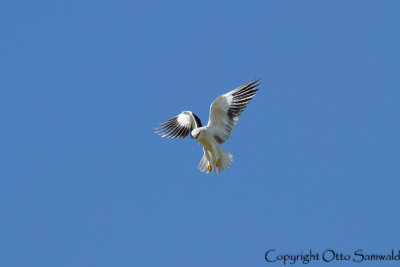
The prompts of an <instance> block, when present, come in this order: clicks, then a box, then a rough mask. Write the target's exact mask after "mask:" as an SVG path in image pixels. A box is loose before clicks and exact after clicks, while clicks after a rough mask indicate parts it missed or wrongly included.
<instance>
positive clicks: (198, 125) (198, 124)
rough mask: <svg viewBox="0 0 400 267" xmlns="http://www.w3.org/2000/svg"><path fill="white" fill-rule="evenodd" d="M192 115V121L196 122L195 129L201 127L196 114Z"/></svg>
mask: <svg viewBox="0 0 400 267" xmlns="http://www.w3.org/2000/svg"><path fill="white" fill-rule="evenodd" d="M192 114H193V117H194V120H195V121H196V125H197V128H199V127H201V126H203V125H201V120H200V119H199V117H197V116H196V114H194V113H193V112H192Z"/></svg>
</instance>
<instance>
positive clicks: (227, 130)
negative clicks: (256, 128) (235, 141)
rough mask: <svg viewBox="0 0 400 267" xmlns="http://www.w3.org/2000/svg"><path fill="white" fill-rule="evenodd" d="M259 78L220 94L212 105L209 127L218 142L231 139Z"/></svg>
mask: <svg viewBox="0 0 400 267" xmlns="http://www.w3.org/2000/svg"><path fill="white" fill-rule="evenodd" d="M258 81H259V80H255V81H251V82H249V83H246V84H243V85H242V86H239V87H237V88H236V89H234V90H232V91H230V92H229V93H226V94H224V95H221V96H219V97H218V98H217V99H215V100H214V102H213V103H212V104H211V106H210V117H209V120H208V124H207V127H208V129H209V130H210V132H211V133H212V134H213V135H214V138H215V140H217V142H218V143H220V144H221V143H223V142H225V141H226V140H228V139H229V137H230V136H231V132H232V129H233V127H234V126H235V124H236V122H237V121H238V118H239V116H240V115H241V114H242V112H243V110H244V109H245V108H246V106H247V104H248V103H249V102H250V100H251V99H252V98H253V96H254V95H255V93H256V91H257V90H258V89H257V87H258V86H259V85H260V83H258Z"/></svg>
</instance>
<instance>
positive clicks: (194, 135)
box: [190, 128, 200, 139]
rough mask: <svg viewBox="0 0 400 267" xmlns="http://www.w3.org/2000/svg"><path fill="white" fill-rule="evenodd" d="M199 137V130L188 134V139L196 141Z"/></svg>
mask: <svg viewBox="0 0 400 267" xmlns="http://www.w3.org/2000/svg"><path fill="white" fill-rule="evenodd" d="M199 136H200V130H199V128H195V129H193V130H192V131H191V132H190V137H192V138H193V139H197V138H198V137H199Z"/></svg>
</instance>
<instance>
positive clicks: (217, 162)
mask: <svg viewBox="0 0 400 267" xmlns="http://www.w3.org/2000/svg"><path fill="white" fill-rule="evenodd" d="M215 166H217V167H218V166H219V160H218V159H217V161H216V162H215Z"/></svg>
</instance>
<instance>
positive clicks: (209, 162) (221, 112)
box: [156, 80, 260, 173]
mask: <svg viewBox="0 0 400 267" xmlns="http://www.w3.org/2000/svg"><path fill="white" fill-rule="evenodd" d="M258 81H259V80H254V81H251V82H249V83H246V84H243V85H242V86H239V87H237V88H236V89H234V90H232V91H230V92H229V93H226V94H224V95H221V96H219V97H217V98H216V99H215V100H214V102H213V103H212V104H211V106H210V116H209V119H208V123H207V125H206V126H202V125H201V121H200V119H199V118H198V117H197V116H196V115H195V114H194V113H193V112H191V111H182V113H181V114H179V115H178V116H175V117H173V118H171V119H169V120H167V121H166V122H164V123H162V124H161V126H159V127H157V128H156V129H158V131H156V133H158V134H159V135H161V137H168V138H185V137H186V136H187V135H188V134H189V133H190V136H191V138H192V139H196V140H197V141H198V142H199V143H200V145H201V146H202V147H203V152H204V155H203V157H202V158H201V160H200V163H199V166H198V168H199V169H200V171H202V172H206V173H218V172H221V171H223V170H225V169H227V168H228V167H229V166H230V165H231V163H232V160H233V157H232V155H231V154H230V153H228V152H226V151H225V150H223V149H222V148H221V147H220V146H219V144H222V143H224V142H225V141H226V140H228V139H229V137H230V136H231V132H232V129H233V127H234V126H235V124H236V122H237V121H238V118H239V116H240V115H241V114H242V112H243V110H244V109H245V108H246V106H247V104H248V103H249V102H250V100H251V99H252V98H253V96H254V95H255V92H256V91H257V90H258V89H257V87H258V86H259V85H260V83H258Z"/></svg>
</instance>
